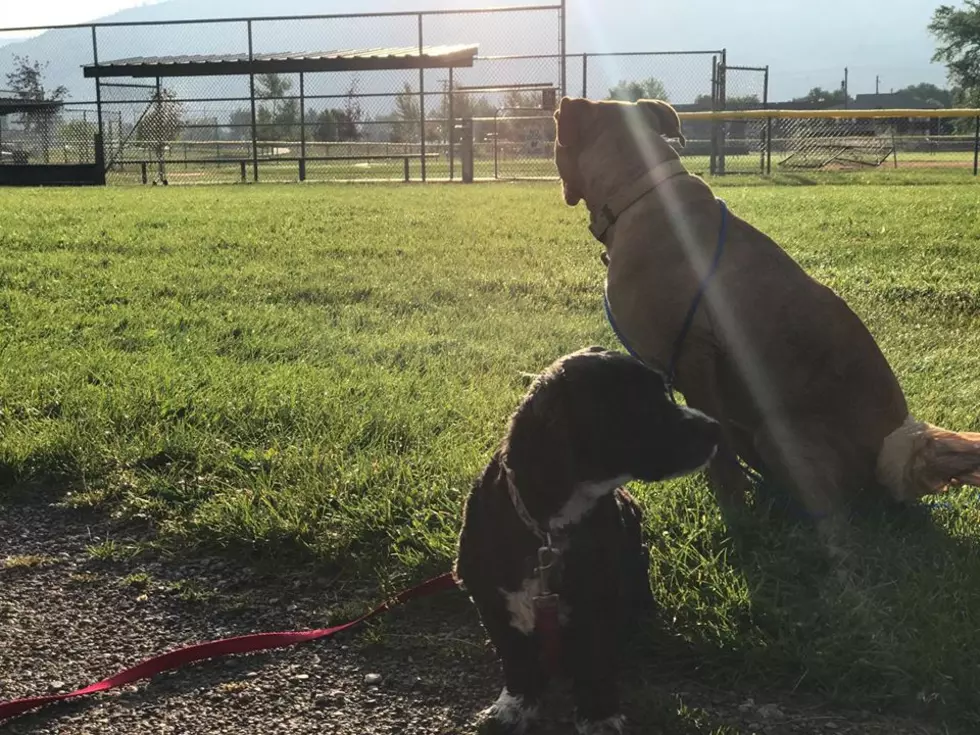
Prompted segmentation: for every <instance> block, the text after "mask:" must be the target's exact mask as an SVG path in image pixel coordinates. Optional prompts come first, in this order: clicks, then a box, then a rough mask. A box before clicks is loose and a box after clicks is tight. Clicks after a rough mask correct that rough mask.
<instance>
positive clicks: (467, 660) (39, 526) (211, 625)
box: [0, 504, 938, 735]
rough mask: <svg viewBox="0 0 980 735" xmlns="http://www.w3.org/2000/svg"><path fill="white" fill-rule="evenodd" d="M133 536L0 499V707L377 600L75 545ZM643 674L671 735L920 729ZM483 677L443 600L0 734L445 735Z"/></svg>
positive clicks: (494, 672) (552, 714) (635, 703)
mask: <svg viewBox="0 0 980 735" xmlns="http://www.w3.org/2000/svg"><path fill="white" fill-rule="evenodd" d="M143 537H145V535H144V532H143V531H142V529H140V528H136V527H133V526H127V525H121V524H119V523H116V522H113V521H111V520H108V519H107V518H106V517H104V516H102V515H98V514H92V513H89V512H82V511H78V510H66V509H62V508H59V507H55V506H48V507H41V506H36V505H33V506H22V505H15V506H3V505H2V504H0V701H2V700H8V699H14V698H18V697H24V696H31V695H36V694H46V693H54V692H60V691H68V690H72V689H75V688H77V687H80V686H82V685H85V684H89V683H91V682H94V681H98V680H100V679H102V678H105V677H106V676H108V675H110V674H112V673H115V672H116V671H118V670H119V669H121V668H124V667H126V666H131V665H133V664H135V663H137V662H139V661H141V660H142V659H144V658H147V657H149V656H152V655H155V654H158V653H161V652H163V651H166V650H169V649H172V648H174V647H178V646H181V645H186V644H188V643H193V642H199V641H204V640H211V639H214V638H219V637H226V636H233V635H241V634H245V633H253V632H260V631H270V630H294V629H302V628H311V627H323V626H324V625H325V624H326V623H327V621H328V620H330V619H331V615H332V614H333V615H334V616H336V614H337V611H338V610H340V609H341V606H346V607H344V609H348V608H349V604H348V603H349V602H350V600H352V599H355V600H361V601H363V602H365V603H366V602H368V601H372V600H374V599H375V598H376V597H377V594H376V593H374V594H372V593H371V592H370V590H357V589H351V588H350V587H349V586H345V585H343V584H341V583H338V582H336V581H333V580H330V579H327V578H324V577H320V576H318V575H317V574H316V572H315V570H312V571H311V570H310V569H309V568H307V569H303V570H298V571H295V572H294V571H291V570H289V569H279V570H275V573H269V572H263V571H260V570H259V569H256V568H252V567H249V566H245V565H243V564H242V563H239V562H236V561H233V560H231V559H228V558H220V557H219V558H195V559H191V560H188V559H174V558H168V557H166V556H163V555H160V554H158V553H155V552H144V553H141V554H139V555H137V556H135V557H129V558H122V559H120V558H114V559H112V560H100V559H98V558H96V557H95V555H93V554H92V553H90V552H89V551H88V550H87V548H88V547H89V546H90V545H94V544H99V543H101V542H104V541H106V540H107V539H111V540H112V541H114V542H116V543H117V544H118V545H119V546H120V547H125V546H126V544H127V542H131V541H136V540H139V539H140V538H143ZM332 622H339V621H337V620H332ZM649 668H650V672H647V671H646V670H641V671H640V673H635V672H634V673H631V674H630V676H631V681H632V684H633V686H632V687H629V686H627V687H626V691H625V699H626V705H625V709H626V714H627V716H628V717H629V718H630V720H631V721H632V722H633V723H634V727H633V728H632V729H631V732H635V733H639V732H644V733H647V732H663V733H675V732H677V733H682V732H683V733H684V734H685V735H688V734H689V733H692V732H710V731H711V728H713V727H715V726H717V725H720V724H725V725H728V727H729V728H734V731H735V732H739V733H751V732H757V733H767V734H768V733H772V734H776V733H778V734H779V735H783V734H792V733H830V732H833V733H841V734H845V733H862V734H864V733H882V734H884V733H891V734H892V735H912V734H913V733H915V734H916V735H925V734H928V733H933V732H938V731H936V730H931V729H928V728H927V727H926V726H924V725H921V724H918V723H915V722H909V721H904V720H902V721H898V720H891V719H885V718H881V717H875V716H873V715H871V714H868V713H860V712H857V713H854V712H851V713H840V712H828V711H826V710H824V709H818V708H814V707H811V706H807V705H808V704H809V703H803V702H802V701H801V700H798V699H797V698H793V699H792V700H791V701H781V700H779V698H777V697H770V698H764V697H761V696H756V697H755V699H751V700H750V699H747V698H746V697H745V696H744V694H741V695H737V694H734V693H730V692H719V691H715V690H711V689H707V688H704V687H700V686H698V685H696V684H694V683H691V682H684V683H683V684H679V683H678V682H677V681H676V680H671V679H670V678H669V676H668V675H667V674H665V673H664V672H660V673H656V672H657V667H656V662H651V665H650V667H649ZM657 677H661V679H660V680H658V679H657ZM500 684H501V675H500V672H499V666H498V664H497V662H496V660H495V657H494V656H493V654H492V651H491V650H490V649H489V648H488V647H487V645H486V642H485V637H484V635H483V633H482V631H481V629H480V627H479V625H478V624H477V619H476V614H475V611H474V610H473V609H472V608H471V607H470V605H469V604H468V602H467V601H466V600H465V598H464V597H463V596H462V595H459V594H455V593H447V594H445V595H443V596H441V597H439V598H436V599H434V600H431V601H428V600H427V601H419V602H415V603H412V604H411V605H409V606H407V607H405V608H401V609H398V610H394V611H392V612H390V613H388V614H387V615H386V616H385V617H384V619H382V620H381V621H380V622H379V623H376V624H373V625H371V626H370V627H369V628H362V629H361V631H359V632H357V633H352V634H343V635H341V636H338V637H336V638H334V639H332V640H329V641H317V642H314V643H309V644H302V645H299V646H296V647H293V648H290V649H284V650H281V651H274V652H267V653H260V654H252V655H245V656H236V657H233V658H228V659H220V660H214V661H209V662H204V663H200V664H196V665H193V666H189V667H187V668H184V669H181V670H179V671H175V672H171V673H167V674H161V675H159V676H157V677H155V678H154V679H153V680H152V681H149V682H146V681H144V682H140V683H138V684H136V685H131V686H127V687H124V688H123V689H121V690H117V691H115V692H112V693H107V694H102V695H96V696H94V697H88V698H82V699H79V700H75V701H72V702H66V703H61V704H57V705H53V706H49V707H47V708H43V709H41V710H37V711H35V712H32V713H28V714H26V715H23V716H21V717H19V718H17V719H15V720H12V721H10V722H8V723H5V724H2V725H0V731H2V732H4V733H12V734H19V735H26V734H27V733H31V734H35V733H59V734H60V735H73V734H75V733H79V734H81V733H86V734H87V733H100V734H105V735H124V734H125V735H136V734H138V733H181V734H184V733H188V734H196V733H263V734H264V733H268V732H269V731H275V732H277V733H278V732H281V733H317V734H318V735H331V734H336V735H353V734H354V733H357V734H360V733H377V734H379V735H385V734H386V733H391V734H394V733H412V734H418V735H449V734H450V733H470V732H472V729H471V727H470V723H471V722H472V721H473V719H474V716H475V714H476V713H477V712H478V711H479V710H480V709H482V708H483V707H485V706H487V705H488V704H489V703H490V702H491V701H493V699H495V697H496V695H497V693H498V690H499V687H500ZM678 700H680V701H681V702H683V705H684V706H685V707H686V708H701V709H702V710H704V711H705V713H706V716H707V718H708V719H709V721H710V727H709V726H708V725H705V727H708V728H709V729H705V730H700V729H693V728H694V726H693V725H691V724H688V725H686V726H684V727H680V726H679V725H677V724H676V723H678V722H679V720H678V718H677V716H676V714H673V713H676V711H677V708H678V706H679V705H678ZM756 701H758V702H759V703H760V704H758V705H757V704H756V703H755V702H756ZM777 702H778V703H777ZM569 710H570V706H569V704H568V701H567V695H563V694H558V695H556V697H555V702H553V703H552V704H551V706H550V707H549V709H548V711H547V720H548V723H549V725H548V726H547V727H542V728H540V729H539V730H537V731H536V732H539V733H541V734H542V735H548V734H549V733H568V732H571V731H572V727H571V721H570V718H569V716H568V714H569ZM665 712H666V713H667V714H666V715H665V714H664V713H665ZM729 732H732V730H729Z"/></svg>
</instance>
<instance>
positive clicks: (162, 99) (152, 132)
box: [136, 89, 184, 182]
mask: <svg viewBox="0 0 980 735" xmlns="http://www.w3.org/2000/svg"><path fill="white" fill-rule="evenodd" d="M183 124H184V106H183V105H182V104H181V103H180V102H178V101H177V95H176V93H175V92H173V91H172V90H170V89H160V90H159V91H157V92H154V93H153V97H152V98H151V99H150V106H149V107H148V108H147V110H146V113H145V114H144V115H143V117H142V118H141V119H140V121H139V123H138V124H137V125H136V140H138V141H140V142H141V143H143V144H144V145H147V146H149V147H150V150H152V151H153V153H154V155H155V157H156V159H157V164H158V166H159V173H160V180H161V181H163V182H166V180H167V169H166V162H165V160H164V159H165V157H166V153H167V147H168V146H169V145H170V144H171V143H172V142H173V141H175V140H177V137H178V136H179V135H180V129H181V127H183Z"/></svg>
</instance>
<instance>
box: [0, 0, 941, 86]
mask: <svg viewBox="0 0 980 735" xmlns="http://www.w3.org/2000/svg"><path fill="white" fill-rule="evenodd" d="M938 2H939V0H932V1H929V0H915V2H912V1H911V0H904V1H899V0H862V1H861V2H854V0H823V1H822V2H820V3H812V2H803V0H738V1H737V2H732V1H731V0H672V1H671V2H666V1H664V0H602V2H601V3H600V2H597V1H596V0H568V7H569V23H568V37H569V40H568V50H569V52H570V53H572V52H582V51H588V52H597V51H648V50H683V49H718V48H727V51H728V61H729V63H730V64H736V65H766V64H768V65H769V66H770V68H771V86H770V99H771V100H777V101H778V100H784V99H788V98H791V97H794V96H801V95H803V94H805V93H806V92H807V91H808V90H809V89H810V88H811V87H814V86H822V87H825V88H835V87H837V86H839V84H840V80H841V79H842V77H843V74H844V66H848V67H849V68H850V90H851V93H852V94H854V93H857V92H869V91H874V87H875V77H876V75H880V76H881V84H882V91H887V90H889V89H894V88H899V87H904V86H906V85H908V84H914V83H918V82H924V81H927V82H933V83H936V84H939V85H944V84H945V70H944V69H943V68H942V67H941V66H938V65H935V64H932V63H930V57H931V55H932V52H933V49H934V42H933V39H932V38H931V37H930V36H929V34H928V32H927V31H926V26H927V24H928V22H929V18H930V16H931V14H932V10H933V5H934V4H936V3H938ZM419 4H421V5H425V6H426V7H427V9H441V10H448V9H456V8H466V7H470V8H472V7H479V6H480V5H481V4H484V5H485V4H495V3H487V2H486V0H483V2H482V3H481V2H479V0H477V1H476V2H474V1H473V0H419ZM352 9H353V8H352V6H351V5H350V4H349V3H346V2H345V3H341V2H339V1H333V2H326V1H324V0H277V1H276V2H275V3H272V2H270V1H269V0H167V1H165V2H159V3H156V4H151V5H144V6H140V7H136V8H132V9H129V10H125V11H122V12H120V13H117V14H115V15H113V16H110V17H108V18H103V19H100V20H101V21H103V22H144V21H156V20H174V19H199V18H210V17H219V18H241V17H246V16H263V15H272V14H275V15H304V14H316V13H343V12H349V11H350V10H352ZM405 9H416V4H415V3H412V4H411V5H410V6H409V5H408V4H406V3H404V2H400V1H399V0H360V2H359V3H357V6H356V10H357V11H358V12H391V11H401V10H405ZM425 28H426V42H427V43H470V42H475V43H479V44H480V53H481V55H491V54H492V55H501V54H531V53H534V54H548V53H556V52H557V51H558V27H557V20H556V17H555V14H553V13H550V12H549V13H534V14H530V13H528V14H523V15H518V14H508V15H506V16H501V15H497V16H494V15H469V16H434V17H430V18H426V20H425ZM254 43H255V48H256V50H257V51H283V50H294V51H296V50H326V49H335V48H364V47H377V46H389V45H399V46H401V45H412V44H415V43H417V27H416V21H415V20H414V19H412V18H407V19H405V18H384V19H357V20H338V21H326V20H319V21H311V22H299V21H282V22H278V23H262V24H257V25H256V27H255V37H254ZM245 50H247V38H246V32H245V26H244V24H242V23H235V24H227V25H218V26H214V25H182V26H177V27H174V26H139V27H121V28H104V29H100V31H99V57H100V58H101V59H103V60H106V59H112V58H124V57H131V56H151V55H177V54H193V53H218V52H233V51H234V52H242V51H245ZM91 52H92V49H91V33H90V31H89V30H87V29H63V30H52V31H49V32H47V33H43V34H41V35H39V36H36V37H33V38H28V39H25V40H18V41H15V42H8V43H6V44H5V45H0V86H3V85H2V81H3V77H4V75H5V73H6V72H7V71H8V70H9V69H10V65H11V61H12V57H13V56H14V55H15V54H19V55H26V56H30V57H31V58H32V59H37V60H41V61H48V62H50V66H49V67H48V71H47V75H46V80H45V81H46V83H47V85H48V86H49V87H54V86H57V85H59V84H64V85H65V86H67V87H68V88H69V90H70V93H71V99H72V100H75V101H82V100H89V99H93V98H94V90H93V85H92V84H91V82H89V81H87V80H84V79H83V78H82V74H81V69H80V67H81V66H82V65H83V64H86V63H91V60H92V59H91V55H92V53H91ZM710 68H711V61H710V57H708V56H704V57H659V58H654V59H650V58H638V57H625V58H622V57H621V58H618V59H616V58H608V57H605V58H595V59H590V62H589V69H588V75H589V88H588V92H589V93H590V94H591V95H593V96H597V95H602V96H604V95H605V94H606V90H607V89H608V87H610V86H612V85H614V84H615V83H616V82H617V81H618V80H619V79H622V78H631V79H632V78H645V77H648V76H656V77H658V78H661V79H662V80H664V82H665V84H666V86H667V88H668V90H669V94H670V97H671V99H672V100H673V101H676V102H684V101H691V99H692V98H693V97H694V96H696V95H697V94H703V93H705V92H706V91H707V88H708V86H709V84H710ZM320 76H321V78H322V79H321V80H320V82H319V84H320V87H319V88H317V89H314V90H313V93H320V94H339V93H342V92H343V91H344V90H345V89H346V88H347V87H348V86H349V85H350V82H351V80H350V78H349V77H348V76H347V75H334V78H333V79H330V80H328V79H326V78H325V77H326V76H327V75H320ZM417 76H418V75H417V74H414V75H413V74H411V73H405V72H402V73H384V74H376V75H371V74H363V75H360V76H359V77H358V79H357V83H358V89H359V90H360V91H362V92H363V91H390V90H391V89H392V85H394V88H395V89H400V88H401V87H402V85H403V84H404V83H409V84H417ZM444 76H445V74H444V72H440V73H439V74H438V75H435V73H433V76H432V81H431V82H430V81H427V85H429V84H432V85H435V84H437V82H438V81H439V80H442V79H443V77H444ZM340 77H343V78H340ZM427 79H428V78H427ZM461 79H462V80H463V83H467V84H489V83H494V84H501V83H507V82H512V81H535V82H537V81H549V82H551V81H557V66H556V65H555V63H554V62H551V61H547V60H539V61H536V62H533V63H532V62H509V64H507V63H504V62H498V63H497V64H496V66H494V67H493V68H491V67H489V66H486V67H485V68H484V69H482V70H471V71H469V72H461ZM226 83H227V85H233V86H227V85H226ZM186 85H187V86H184V87H182V88H181V90H180V91H181V93H182V94H195V95H196V94H198V93H200V96H202V97H207V96H211V95H212V94H215V93H217V92H220V93H221V94H222V95H224V96H238V94H239V93H240V92H242V91H243V89H244V82H243V81H242V80H238V81H237V82H229V81H228V80H223V81H222V82H220V83H219V82H218V81H216V80H214V79H211V80H206V81H197V82H190V83H186ZM234 85H237V86H234ZM568 86H569V91H570V92H571V93H581V91H582V69H581V62H580V61H578V60H575V59H572V60H570V61H569V68H568ZM733 87H734V88H733ZM759 92H761V76H759V75H753V74H747V73H746V74H740V75H738V76H735V75H733V76H730V77H729V95H738V94H751V93H759ZM379 104H380V103H379Z"/></svg>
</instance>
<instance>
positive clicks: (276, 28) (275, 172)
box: [97, 6, 562, 184]
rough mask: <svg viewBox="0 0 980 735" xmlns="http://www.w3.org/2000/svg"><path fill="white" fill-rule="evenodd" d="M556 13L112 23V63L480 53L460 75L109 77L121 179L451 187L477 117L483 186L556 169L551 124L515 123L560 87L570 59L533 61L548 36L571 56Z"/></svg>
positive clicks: (104, 35)
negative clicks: (458, 140) (194, 57)
mask: <svg viewBox="0 0 980 735" xmlns="http://www.w3.org/2000/svg"><path fill="white" fill-rule="evenodd" d="M559 10H560V6H537V7H527V8H520V7H517V8H509V9H506V10H487V11H460V12H433V13H404V14H388V15H353V16H330V17H319V18H287V19H263V20H254V21H251V22H245V21H237V22H222V23H220V24H219V23H194V24H173V25H163V26H160V25H148V26H137V27H131V26H123V27H117V26H107V27H102V26H100V27H99V28H98V29H97V31H98V33H97V39H98V44H99V58H100V59H105V58H107V57H106V54H105V51H104V49H105V48H107V47H108V48H111V49H112V56H111V58H127V57H129V56H135V55H139V56H144V57H146V56H164V55H173V54H174V52H175V51H180V50H184V49H188V50H190V49H193V50H194V51H195V52H196V53H201V52H205V53H207V54H226V55H236V56H238V57H242V56H246V58H250V57H252V56H253V55H261V54H269V53H282V52H283V51H284V50H290V49H291V50H296V49H301V50H305V51H320V52H322V51H326V50H330V49H338V48H343V49H350V48H358V47H363V48H376V47H379V46H383V47H386V48H392V49H411V48H415V49H420V50H421V49H422V48H426V49H428V48H430V47H441V46H448V45H459V44H473V45H477V46H478V48H479V55H478V56H477V57H476V59H475V60H474V63H473V66H472V67H457V68H452V69H425V70H418V69H396V70H376V71H375V70H371V71H360V72H304V73H302V74H300V73H287V74H256V75H255V76H254V77H252V76H249V75H240V76H202V77H193V78H191V77H176V76H175V77H166V76H164V77H161V78H159V79H148V80H147V79H133V80H131V79H122V80H119V83H117V82H116V80H115V79H107V80H103V81H102V83H101V84H100V91H101V95H102V106H103V110H104V114H103V131H104V133H105V138H106V146H107V156H106V158H107V165H108V168H109V180H110V181H111V182H114V183H149V182H161V183H169V184H174V183H232V182H243V181H244V182H247V181H297V180H306V181H342V180H420V179H423V178H424V179H425V180H440V179H454V178H457V177H458V175H459V166H458V161H457V157H458V156H457V146H456V145H454V144H453V143H454V141H455V136H456V129H457V127H458V123H459V121H461V120H462V119H463V118H466V117H472V118H474V119H476V120H478V121H479V124H478V127H477V130H478V134H479V135H480V136H481V137H480V139H479V141H480V142H479V146H478V149H477V150H478V154H477V155H478V157H479V159H480V163H479V172H478V175H479V176H481V177H490V176H493V175H500V176H518V175H522V174H533V173H535V172H536V171H537V172H541V171H544V170H545V167H544V166H543V165H542V162H543V161H544V160H545V159H544V158H543V157H542V154H541V151H543V150H544V149H545V148H546V147H547V146H546V139H545V132H544V128H543V127H542V126H541V125H540V124H536V125H535V124H524V123H523V122H522V123H515V122H512V121H509V119H510V118H511V117H512V116H513V111H514V108H519V107H528V106H531V105H535V106H536V107H537V109H538V111H539V112H540V110H541V107H542V99H543V95H544V94H545V90H551V92H550V94H551V99H553V98H554V95H555V92H556V91H557V90H559V89H560V84H561V68H562V67H561V56H560V54H557V53H554V54H551V55H536V54H535V52H536V51H539V50H540V48H541V45H542V43H541V39H542V38H547V37H549V36H550V37H552V38H554V39H555V45H554V51H558V49H559V29H560V23H559V20H560V16H559ZM187 34H189V36H188V35H187ZM103 63H105V62H104V61H103ZM548 115H549V116H550V110H548ZM503 119H507V120H508V121H507V122H501V120H503ZM494 136H496V137H494ZM494 161H496V169H495V168H494ZM549 173H550V172H549Z"/></svg>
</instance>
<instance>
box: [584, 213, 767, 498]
mask: <svg viewBox="0 0 980 735" xmlns="http://www.w3.org/2000/svg"><path fill="white" fill-rule="evenodd" d="M718 206H719V208H720V210H721V224H720V225H719V227H718V244H717V245H716V246H715V255H714V258H713V259H712V261H711V267H710V268H708V272H707V273H705V275H704V278H702V279H701V283H700V284H699V285H698V291H697V293H696V294H695V295H694V298H693V299H691V305H690V306H689V307H688V309H687V314H686V315H685V317H684V323H683V324H682V325H681V331H680V332H679V333H678V334H677V339H675V340H674V349H673V352H672V353H671V355H670V362H669V363H668V364H667V391H668V392H669V394H670V400H671V401H673V402H674V403H675V404H676V403H677V396H676V394H675V391H674V376H675V373H676V371H677V361H678V360H679V359H680V354H681V349H682V348H683V347H684V342H685V340H686V339H687V335H688V334H689V333H690V331H691V327H692V326H693V325H694V317H695V316H697V313H698V309H699V308H700V307H701V301H702V300H703V299H704V293H705V291H706V290H707V288H708V284H709V283H710V281H711V279H712V277H713V276H714V275H715V271H717V270H718V264H719V263H720V262H721V256H722V254H723V253H724V252H725V243H726V242H727V241H728V205H727V204H725V200H724V199H719V200H718ZM602 300H603V305H604V306H605V309H606V319H607V320H608V321H609V326H610V327H612V330H613V334H615V335H616V339H618V340H619V342H620V344H622V345H623V347H624V348H625V349H626V351H627V352H628V353H629V354H630V355H631V356H632V357H634V358H635V359H637V360H639V361H640V362H645V361H644V360H643V358H642V357H640V356H639V355H638V354H637V353H636V350H634V349H633V348H632V347H631V346H630V343H629V340H627V339H626V336H625V335H624V334H623V333H622V332H621V331H620V330H619V327H618V326H616V320H615V319H614V318H613V313H612V307H611V306H610V305H609V282H608V280H607V281H606V288H605V289H604V291H603V295H602ZM735 459H736V460H737V461H738V464H739V467H741V469H742V472H743V473H744V474H745V476H746V477H747V478H748V479H749V481H750V482H752V483H755V484H756V485H761V484H762V482H763V477H762V475H760V474H759V473H758V472H756V471H755V470H754V469H752V468H751V467H749V466H748V465H747V464H745V462H744V461H743V460H742V458H741V457H738V456H736V458H735Z"/></svg>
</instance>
